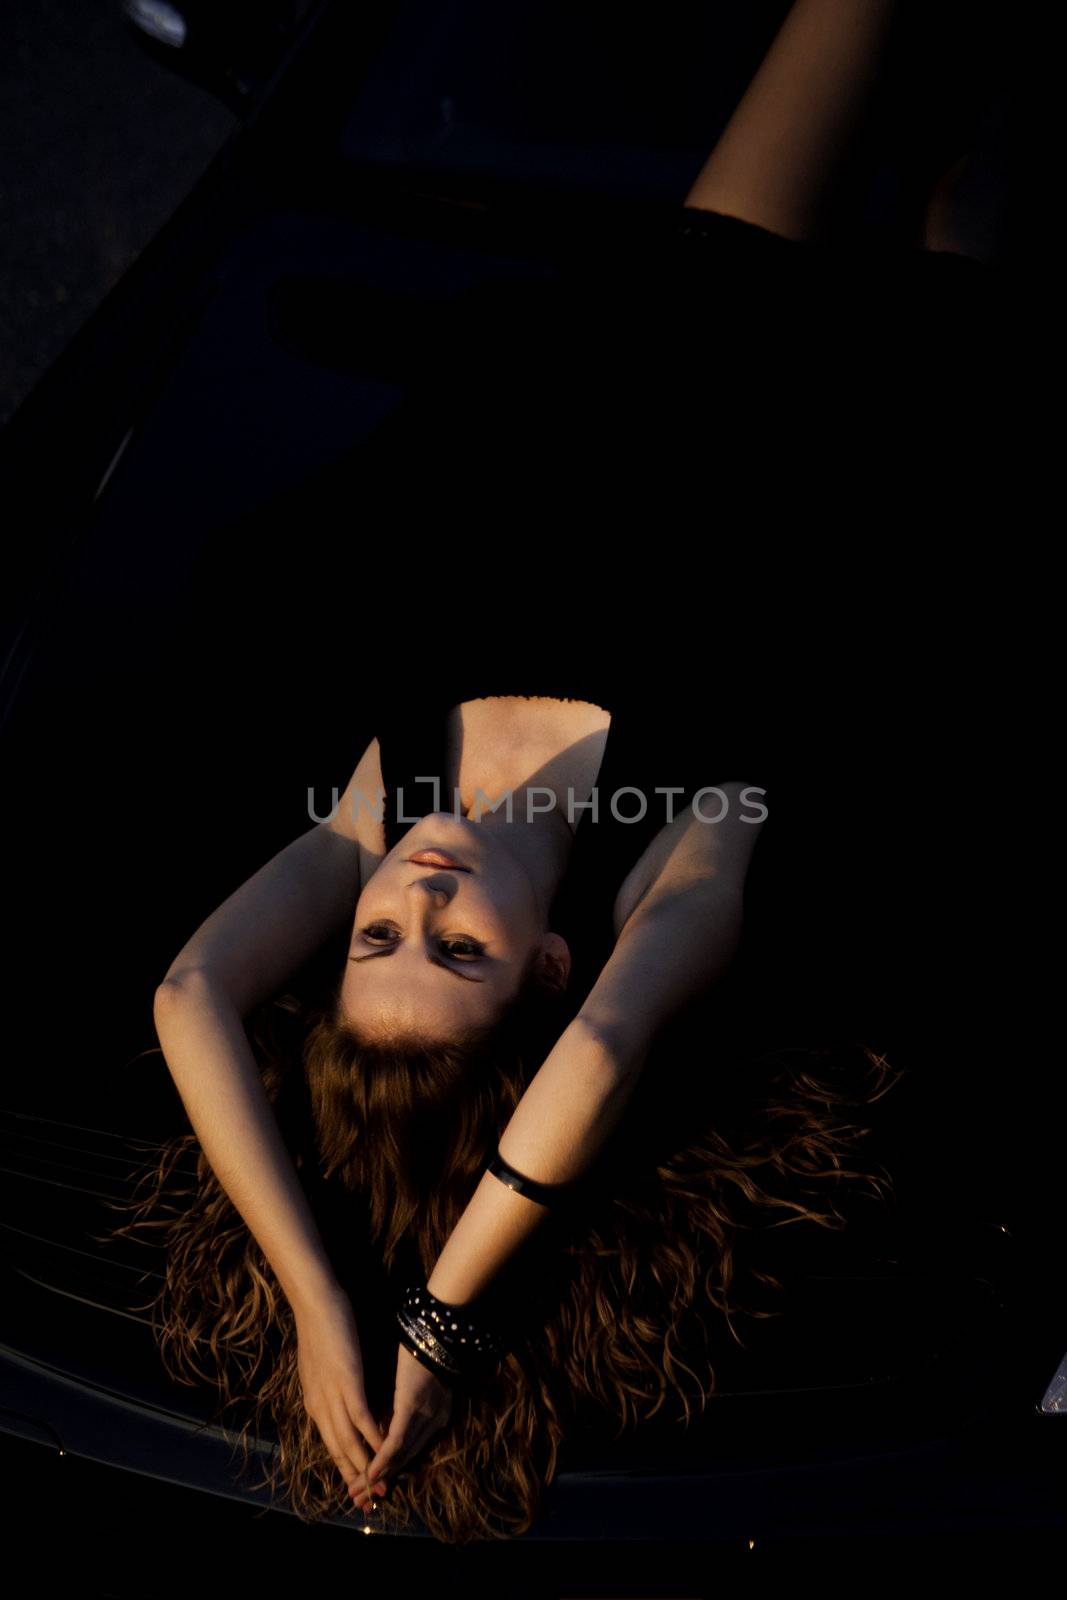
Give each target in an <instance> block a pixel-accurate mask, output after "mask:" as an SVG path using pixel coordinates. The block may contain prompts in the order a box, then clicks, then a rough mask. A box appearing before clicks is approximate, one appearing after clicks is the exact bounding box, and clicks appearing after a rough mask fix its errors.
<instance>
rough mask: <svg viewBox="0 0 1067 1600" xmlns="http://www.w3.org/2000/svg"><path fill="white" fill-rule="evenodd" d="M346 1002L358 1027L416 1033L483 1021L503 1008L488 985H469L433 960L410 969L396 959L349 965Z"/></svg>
mask: <svg viewBox="0 0 1067 1600" xmlns="http://www.w3.org/2000/svg"><path fill="white" fill-rule="evenodd" d="M341 997H342V1002H343V1004H344V1007H345V1010H346V1011H347V1012H348V1014H349V1015H350V1016H351V1017H352V1020H353V1021H355V1022H363V1023H366V1022H368V1021H370V1020H374V1021H376V1022H380V1023H382V1024H383V1025H389V1026H393V1025H395V1026H396V1027H398V1028H411V1029H416V1028H419V1027H425V1026H426V1025H427V1023H429V1024H432V1025H433V1026H436V1027H442V1028H445V1029H447V1028H449V1027H451V1026H456V1027H460V1026H463V1025H464V1024H467V1023H470V1022H472V1021H481V1020H483V1019H484V1018H485V1017H486V1015H487V1014H491V1013H492V1012H493V1011H494V1010H495V1009H496V1007H497V1005H498V1003H499V997H498V995H497V992H496V989H495V988H494V987H493V986H492V985H490V984H488V983H478V984H475V983H467V982H465V981H463V980H462V979H459V978H454V977H453V976H452V975H451V974H450V973H448V972H445V971H444V970H443V969H442V968H441V967H436V966H433V965H432V964H431V963H430V962H428V961H423V962H420V963H419V964H418V966H417V967H416V968H414V969H413V968H412V967H411V966H408V967H407V968H406V969H405V967H404V966H403V965H402V964H400V963H398V962H397V959H396V957H395V956H389V957H386V958H385V959H376V960H373V961H365V962H360V963H358V964H357V963H355V962H351V961H350V962H349V963H348V964H347V967H346V971H345V977H344V980H343V982H342V986H341Z"/></svg>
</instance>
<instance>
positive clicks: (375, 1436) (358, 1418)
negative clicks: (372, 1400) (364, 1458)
mask: <svg viewBox="0 0 1067 1600" xmlns="http://www.w3.org/2000/svg"><path fill="white" fill-rule="evenodd" d="M344 1402H345V1406H346V1408H347V1411H348V1416H349V1418H350V1420H351V1422H352V1426H353V1427H354V1428H356V1429H357V1431H358V1432H359V1434H360V1435H361V1436H362V1439H363V1440H364V1441H365V1442H366V1443H367V1444H368V1445H370V1450H368V1451H367V1452H366V1454H367V1455H369V1454H370V1451H371V1450H380V1449H381V1448H382V1445H383V1444H384V1443H385V1440H386V1432H385V1431H383V1429H382V1427H381V1425H380V1424H379V1422H378V1419H377V1418H376V1417H375V1415H374V1412H373V1411H372V1410H371V1408H370V1406H369V1405H368V1404H367V1401H366V1397H365V1396H364V1395H362V1394H359V1393H355V1392H349V1393H347V1394H346V1395H345V1396H344Z"/></svg>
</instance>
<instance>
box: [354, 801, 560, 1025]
mask: <svg viewBox="0 0 1067 1600" xmlns="http://www.w3.org/2000/svg"><path fill="white" fill-rule="evenodd" d="M424 851H436V852H439V853H443V854H444V855H447V856H448V857H450V858H451V860H452V861H453V862H454V863H455V865H453V866H445V865H442V864H433V863H426V862H423V863H418V862H414V861H412V860H411V857H412V856H414V855H417V854H421V853H422V852H424ZM559 946H562V948H563V951H566V945H565V943H564V941H563V940H562V939H560V938H559V936H558V935H557V934H553V933H550V932H549V931H548V929H547V927H546V925H545V918H544V914H543V912H542V910H541V907H540V905H539V902H538V897H537V893H536V890H535V887H534V884H533V881H532V879H531V877H530V874H529V872H528V871H527V869H526V868H525V866H524V865H523V863H522V862H521V861H520V860H519V859H518V857H517V855H516V854H515V853H514V852H513V851H511V850H509V848H508V846H507V844H506V842H505V839H504V837H503V836H502V834H501V833H500V832H494V831H493V830H492V829H490V828H487V827H485V826H484V825H483V824H481V823H477V822H471V821H470V820H469V819H468V818H466V817H457V816H455V815H453V814H452V813H451V812H448V811H434V812H431V813H430V814H429V815H428V816H425V817H422V818H420V820H419V821H418V822H416V823H415V824H414V826H413V827H411V828H409V829H408V832H407V833H406V834H405V835H404V837H403V839H402V840H401V841H400V843H399V844H398V845H397V846H396V847H395V849H393V850H391V851H390V852H389V854H388V855H387V856H386V857H385V858H384V860H383V861H382V862H381V864H380V865H379V866H378V868H377V869H376V871H375V872H374V873H373V875H372V876H371V877H370V879H369V880H368V881H367V883H366V884H365V885H364V887H363V891H362V893H361V894H360V897H359V900H358V902H357V904H356V915H355V922H354V925H353V929H352V941H351V946H350V949H349V953H348V961H347V962H346V964H345V974H344V979H343V981H342V986H341V997H340V998H341V1008H342V1010H343V1012H344V1014H345V1016H346V1017H347V1019H348V1020H349V1021H350V1022H351V1023H352V1024H353V1025H354V1026H355V1027H356V1028H358V1029H359V1030H360V1032H361V1033H362V1034H363V1036H364V1037H365V1038H368V1039H373V1038H375V1037H376V1036H386V1035H388V1034H389V1033H391V1032H393V1031H394V1030H398V1031H400V1032H404V1031H411V1032H413V1033H418V1034H421V1035H425V1036H428V1037H431V1038H434V1039H439V1040H442V1041H445V1040H450V1039H454V1038H457V1037H458V1036H459V1035H460V1034H462V1033H463V1032H464V1031H465V1030H466V1029H468V1028H471V1027H476V1028H480V1027H483V1026H489V1025H492V1024H493V1023H495V1022H496V1021H497V1020H498V1019H499V1018H500V1017H501V1016H502V1015H503V1013H504V1012H505V1011H506V1010H507V1008H508V1006H509V1005H510V1004H511V1003H512V1001H514V1000H515V999H516V998H517V996H518V993H519V990H520V989H521V988H522V985H523V981H524V978H525V976H526V973H527V971H528V970H529V966H530V963H531V961H533V960H534V958H535V956H536V955H537V954H539V953H540V952H542V951H544V952H552V953H554V954H555V953H557V952H558V947H559Z"/></svg>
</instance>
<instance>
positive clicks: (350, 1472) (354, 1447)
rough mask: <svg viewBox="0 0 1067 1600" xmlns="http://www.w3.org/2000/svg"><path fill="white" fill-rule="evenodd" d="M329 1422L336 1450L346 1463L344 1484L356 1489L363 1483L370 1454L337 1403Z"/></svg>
mask: <svg viewBox="0 0 1067 1600" xmlns="http://www.w3.org/2000/svg"><path fill="white" fill-rule="evenodd" d="M331 1420H332V1423H333V1435H334V1438H335V1439H336V1440H337V1446H338V1449H339V1451H340V1453H341V1456H342V1457H343V1458H344V1460H345V1463H346V1469H345V1482H346V1483H347V1484H348V1486H349V1488H351V1487H352V1485H353V1484H355V1485H356V1486H357V1487H358V1485H359V1484H360V1483H361V1482H362V1481H363V1475H364V1473H365V1472H366V1470H367V1463H368V1459H369V1456H370V1452H369V1450H368V1449H367V1447H366V1445H365V1444H364V1443H363V1440H362V1439H361V1438H360V1436H359V1434H358V1433H357V1432H356V1430H355V1428H354V1427H353V1426H352V1422H351V1419H350V1418H349V1416H348V1413H347V1412H346V1411H345V1409H344V1406H343V1405H342V1404H340V1403H338V1406H337V1408H336V1410H335V1411H334V1413H333V1416H332V1418H331Z"/></svg>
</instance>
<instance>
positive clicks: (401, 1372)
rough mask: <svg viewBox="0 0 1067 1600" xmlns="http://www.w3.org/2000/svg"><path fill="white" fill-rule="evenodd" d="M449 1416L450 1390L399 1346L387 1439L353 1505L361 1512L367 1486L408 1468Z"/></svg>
mask: <svg viewBox="0 0 1067 1600" xmlns="http://www.w3.org/2000/svg"><path fill="white" fill-rule="evenodd" d="M451 1415H452V1391H451V1389H450V1388H449V1387H448V1385H447V1384H446V1383H445V1382H444V1381H443V1380H442V1379H441V1378H438V1377H435V1375H434V1374H433V1373H432V1372H431V1371H430V1370H429V1369H428V1368H427V1367H424V1366H423V1365H422V1362H421V1361H416V1359H415V1357H414V1356H413V1355H412V1354H411V1351H410V1350H408V1349H407V1347H406V1346H405V1345H400V1346H399V1348H398V1351H397V1368H396V1391H395V1393H394V1395H393V1414H392V1417H391V1418H390V1420H389V1435H388V1437H387V1438H386V1439H385V1440H384V1442H383V1443H382V1444H381V1445H380V1446H378V1447H377V1453H376V1455H375V1456H374V1459H373V1460H372V1461H371V1462H370V1465H369V1467H368V1468H367V1470H366V1473H365V1475H364V1477H363V1480H362V1482H361V1484H360V1486H359V1492H357V1493H356V1494H354V1495H353V1497H352V1498H353V1499H354V1500H355V1502H356V1505H357V1506H359V1507H360V1508H361V1509H362V1508H363V1507H364V1506H366V1505H367V1504H368V1503H369V1502H368V1499H367V1486H368V1485H376V1484H377V1483H378V1482H379V1480H380V1479H381V1477H382V1475H383V1474H384V1473H386V1472H398V1471H400V1470H401V1469H402V1468H404V1467H407V1466H410V1464H411V1462H412V1461H413V1460H414V1459H415V1457H416V1456H417V1455H418V1454H419V1451H420V1450H422V1449H423V1448H424V1446H425V1445H427V1444H428V1443H429V1441H430V1440H431V1439H432V1438H433V1437H434V1435H435V1434H437V1433H439V1432H440V1431H441V1429H442V1428H444V1427H447V1425H448V1422H449V1419H450V1418H451Z"/></svg>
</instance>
